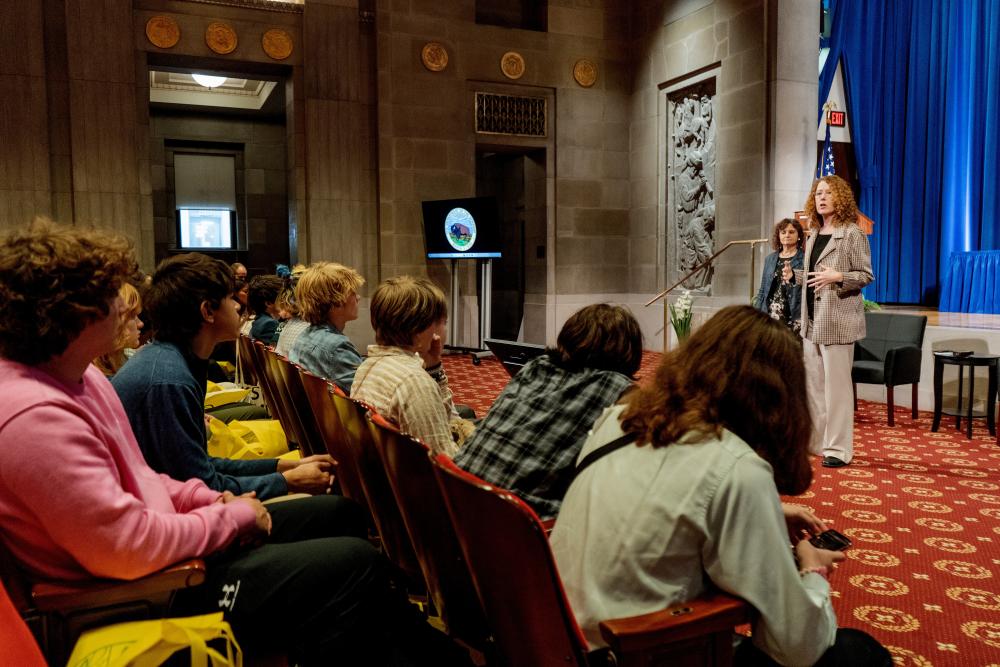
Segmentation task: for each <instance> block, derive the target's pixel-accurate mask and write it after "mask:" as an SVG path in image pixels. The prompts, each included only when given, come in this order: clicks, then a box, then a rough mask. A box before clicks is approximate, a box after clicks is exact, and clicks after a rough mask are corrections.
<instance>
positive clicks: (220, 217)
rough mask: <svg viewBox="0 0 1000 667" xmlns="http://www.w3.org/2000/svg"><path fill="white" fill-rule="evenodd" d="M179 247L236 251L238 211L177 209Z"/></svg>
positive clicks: (183, 248) (184, 248)
mask: <svg viewBox="0 0 1000 667" xmlns="http://www.w3.org/2000/svg"><path fill="white" fill-rule="evenodd" d="M177 247H178V248H180V249H182V250H235V249H236V211H233V210H230V209H224V208H179V209H177Z"/></svg>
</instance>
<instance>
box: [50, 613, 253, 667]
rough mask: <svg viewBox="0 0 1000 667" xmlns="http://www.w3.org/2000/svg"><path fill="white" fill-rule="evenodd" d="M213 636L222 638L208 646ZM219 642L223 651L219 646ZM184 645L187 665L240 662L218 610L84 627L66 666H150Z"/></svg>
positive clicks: (237, 666)
mask: <svg viewBox="0 0 1000 667" xmlns="http://www.w3.org/2000/svg"><path fill="white" fill-rule="evenodd" d="M213 640H223V641H222V642H218V641H216V642H214V644H213V646H209V645H208V642H209V641H213ZM223 642H224V643H225V649H224V650H225V653H224V654H223V653H222V651H221V650H220V649H221V648H222V646H221V644H222V643H223ZM216 647H218V648H216ZM185 648H190V649H191V667H208V665H209V664H211V665H212V667H242V665H243V652H242V651H241V650H240V645H239V644H237V643H236V638H235V637H234V636H233V630H232V628H230V627H229V623H227V622H226V621H224V620H223V618H222V613H221V612H220V613H217V614H205V615H204V616H190V617H187V618H164V619H160V620H155V621H133V622H131V623H118V624H115V625H109V626H106V627H103V628H97V629H94V630H88V631H87V632H85V633H83V634H82V635H80V639H79V640H77V642H76V646H75V647H74V648H73V654H72V655H70V657H69V662H68V663H67V667H125V666H126V665H127V666H130V667H154V666H155V665H162V664H163V663H164V662H165V661H166V660H167V659H168V658H169V657H170V656H172V655H173V654H174V653H176V652H178V651H180V650H182V649H185Z"/></svg>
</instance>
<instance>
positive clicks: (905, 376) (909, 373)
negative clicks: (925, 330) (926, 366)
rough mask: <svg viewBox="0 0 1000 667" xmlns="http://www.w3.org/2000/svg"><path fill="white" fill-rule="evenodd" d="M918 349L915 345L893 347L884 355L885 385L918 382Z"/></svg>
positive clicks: (919, 355) (919, 354)
mask: <svg viewBox="0 0 1000 667" xmlns="http://www.w3.org/2000/svg"><path fill="white" fill-rule="evenodd" d="M920 357H921V351H920V348H919V347H917V346H916V345H903V346H900V347H894V348H892V349H890V350H888V351H887V352H886V353H885V383H886V384H891V385H897V384H909V383H911V382H919V381H920Z"/></svg>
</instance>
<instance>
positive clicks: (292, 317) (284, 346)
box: [274, 285, 309, 357]
mask: <svg viewBox="0 0 1000 667" xmlns="http://www.w3.org/2000/svg"><path fill="white" fill-rule="evenodd" d="M274 305H275V306H277V308H278V315H280V316H281V323H280V324H278V340H277V341H276V342H275V343H274V351H275V352H277V353H278V354H280V355H281V356H283V357H288V355H289V354H291V351H292V347H293V346H294V345H295V341H296V340H297V339H298V337H299V336H301V335H302V332H303V331H305V330H306V329H308V328H309V323H308V322H306V321H305V320H304V319H302V317H301V315H302V313H301V311H300V310H299V305H298V303H297V302H296V300H295V288H294V287H293V286H292V285H289V286H288V287H286V288H285V289H284V290H283V291H282V292H281V294H280V295H278V301H277V302H276V303H275V304H274Z"/></svg>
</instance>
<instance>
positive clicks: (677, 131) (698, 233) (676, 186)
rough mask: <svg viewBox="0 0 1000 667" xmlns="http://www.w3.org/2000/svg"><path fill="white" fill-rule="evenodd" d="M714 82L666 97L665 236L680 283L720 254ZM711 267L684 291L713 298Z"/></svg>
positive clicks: (677, 91) (674, 275)
mask: <svg viewBox="0 0 1000 667" xmlns="http://www.w3.org/2000/svg"><path fill="white" fill-rule="evenodd" d="M714 106H715V79H714V78H712V79H707V80H704V81H701V82H699V83H696V84H693V85H691V86H688V87H686V88H682V89H680V90H676V91H673V92H670V93H668V94H667V111H668V113H667V116H666V120H667V132H666V136H667V141H666V153H667V155H666V156H665V157H666V167H667V173H666V230H667V252H668V255H667V256H668V258H669V262H668V264H669V266H670V268H671V269H672V271H671V273H672V276H673V277H672V279H671V280H670V281H669V282H671V283H672V282H673V281H674V280H679V279H680V278H681V277H683V276H684V275H686V274H687V273H689V272H690V271H692V270H693V269H694V268H695V267H697V266H698V265H699V264H701V263H702V262H704V261H706V260H707V259H708V258H709V257H711V256H712V254H713V253H714V252H715V173H716V142H715V113H714ZM711 285H712V269H711V267H706V268H705V269H702V270H701V271H699V272H698V273H696V274H695V275H693V276H692V277H691V278H690V279H689V280H688V281H686V282H685V283H684V287H686V288H687V289H690V290H696V291H697V292H699V293H702V294H710V293H711Z"/></svg>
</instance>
